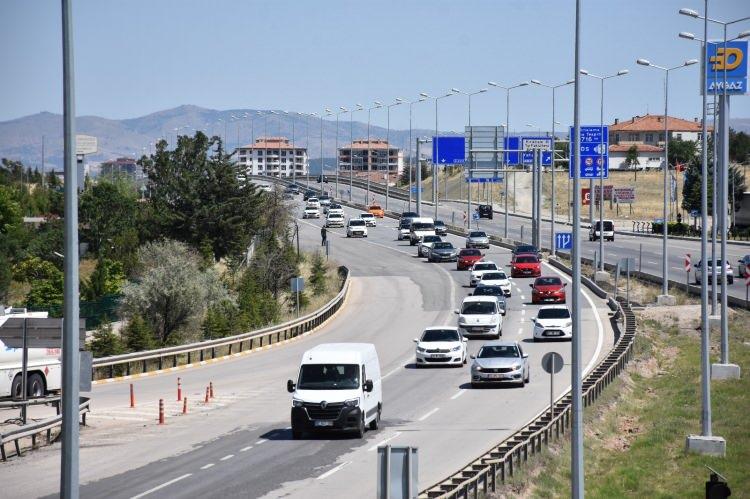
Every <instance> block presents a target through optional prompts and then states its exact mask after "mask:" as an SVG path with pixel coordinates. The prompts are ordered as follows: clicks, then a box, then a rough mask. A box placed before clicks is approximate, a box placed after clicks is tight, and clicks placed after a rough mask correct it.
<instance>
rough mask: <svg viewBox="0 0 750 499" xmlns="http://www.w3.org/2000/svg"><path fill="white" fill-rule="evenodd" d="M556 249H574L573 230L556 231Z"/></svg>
mask: <svg viewBox="0 0 750 499" xmlns="http://www.w3.org/2000/svg"><path fill="white" fill-rule="evenodd" d="M555 249H556V250H569V249H573V233H572V232H555Z"/></svg>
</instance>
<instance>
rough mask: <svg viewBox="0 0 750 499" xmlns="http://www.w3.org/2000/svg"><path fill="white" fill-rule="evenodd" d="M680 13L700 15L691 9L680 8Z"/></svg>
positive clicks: (691, 15) (693, 15)
mask: <svg viewBox="0 0 750 499" xmlns="http://www.w3.org/2000/svg"><path fill="white" fill-rule="evenodd" d="M680 14H682V15H683V16H690V17H700V16H699V14H698V13H697V12H696V11H694V10H693V9H680Z"/></svg>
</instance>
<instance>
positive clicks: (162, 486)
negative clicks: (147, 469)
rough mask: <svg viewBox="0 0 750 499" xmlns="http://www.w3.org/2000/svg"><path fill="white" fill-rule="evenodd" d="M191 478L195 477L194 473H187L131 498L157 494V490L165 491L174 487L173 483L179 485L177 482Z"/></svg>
mask: <svg viewBox="0 0 750 499" xmlns="http://www.w3.org/2000/svg"><path fill="white" fill-rule="evenodd" d="M189 476H193V474H192V473H185V474H184V475H182V476H178V477H177V478H173V479H172V480H170V481H168V482H164V483H163V484H161V485H157V486H156V487H154V488H153V489H149V490H147V491H146V492H142V493H140V494H138V495H137V496H133V497H131V498H130V499H140V498H141V497H144V496H147V495H149V494H151V493H152V492H156V491H157V490H161V489H163V488H164V487H169V486H170V485H172V484H173V483H177V482H179V481H180V480H184V479H185V478H187V477H189Z"/></svg>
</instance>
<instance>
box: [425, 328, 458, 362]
mask: <svg viewBox="0 0 750 499" xmlns="http://www.w3.org/2000/svg"><path fill="white" fill-rule="evenodd" d="M414 343H416V344H417V347H416V352H415V354H414V355H415V357H416V360H417V367H420V366H423V365H428V364H436V365H454V366H460V365H462V364H466V357H467V353H466V346H467V344H468V340H467V339H466V338H462V337H461V334H460V333H459V332H458V328H456V327H445V326H443V327H428V328H427V329H425V330H424V332H423V333H422V337H421V338H414Z"/></svg>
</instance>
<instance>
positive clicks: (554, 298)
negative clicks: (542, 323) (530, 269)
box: [529, 277, 567, 303]
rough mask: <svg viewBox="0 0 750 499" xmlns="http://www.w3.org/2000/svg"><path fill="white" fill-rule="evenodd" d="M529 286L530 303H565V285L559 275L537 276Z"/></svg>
mask: <svg viewBox="0 0 750 499" xmlns="http://www.w3.org/2000/svg"><path fill="white" fill-rule="evenodd" d="M529 286H531V303H549V302H551V303H565V286H567V284H565V283H563V282H562V279H560V278H559V277H537V278H536V279H535V280H534V284H529Z"/></svg>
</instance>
